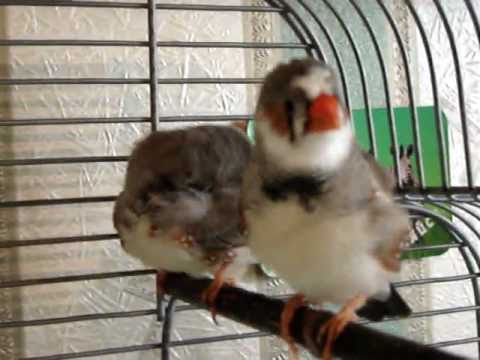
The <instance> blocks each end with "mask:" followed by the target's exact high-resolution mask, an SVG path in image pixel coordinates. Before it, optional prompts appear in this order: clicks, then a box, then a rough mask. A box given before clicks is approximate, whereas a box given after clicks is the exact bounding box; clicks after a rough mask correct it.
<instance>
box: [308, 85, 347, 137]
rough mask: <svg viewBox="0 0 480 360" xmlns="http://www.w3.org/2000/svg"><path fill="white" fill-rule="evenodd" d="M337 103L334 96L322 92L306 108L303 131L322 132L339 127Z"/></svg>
mask: <svg viewBox="0 0 480 360" xmlns="http://www.w3.org/2000/svg"><path fill="white" fill-rule="evenodd" d="M339 115H340V114H339V104H338V100H337V98H336V96H334V95H327V94H323V95H320V96H319V97H317V98H316V99H315V101H314V102H313V103H312V105H311V106H310V108H309V109H308V119H309V121H308V122H307V124H306V126H305V132H307V133H308V132H322V131H328V130H334V129H338V128H339V127H340V118H339Z"/></svg>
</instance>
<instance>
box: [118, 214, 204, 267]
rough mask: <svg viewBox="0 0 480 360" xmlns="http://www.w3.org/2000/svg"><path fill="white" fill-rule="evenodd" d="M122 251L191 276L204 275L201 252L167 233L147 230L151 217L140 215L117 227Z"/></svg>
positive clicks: (153, 264)
mask: <svg viewBox="0 0 480 360" xmlns="http://www.w3.org/2000/svg"><path fill="white" fill-rule="evenodd" d="M120 236H121V237H122V240H123V243H124V248H125V251H127V252H128V253H129V254H130V255H132V256H134V257H136V258H138V259H140V260H141V261H142V262H143V263H144V264H145V265H147V266H151V267H153V268H155V269H159V270H165V271H171V272H185V273H188V274H190V275H193V276H202V275H206V274H207V272H208V265H207V262H206V261H204V260H203V259H202V257H201V256H199V255H200V254H198V253H195V252H193V251H189V249H187V248H186V247H185V246H183V245H182V244H180V243H179V242H177V241H175V240H174V239H173V238H172V237H171V236H170V234H167V233H164V232H161V231H157V232H156V233H155V235H154V236H152V235H151V233H150V221H149V218H148V216H146V215H143V216H140V217H139V218H138V221H137V222H136V223H135V224H134V225H133V226H132V227H131V228H129V229H126V228H123V229H120Z"/></svg>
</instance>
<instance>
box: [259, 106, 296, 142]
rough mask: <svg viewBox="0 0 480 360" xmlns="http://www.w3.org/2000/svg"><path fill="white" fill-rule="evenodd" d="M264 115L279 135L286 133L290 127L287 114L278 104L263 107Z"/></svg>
mask: <svg viewBox="0 0 480 360" xmlns="http://www.w3.org/2000/svg"><path fill="white" fill-rule="evenodd" d="M265 116H266V118H267V119H268V120H269V121H270V124H271V125H272V128H273V129H274V130H275V131H276V132H277V133H278V134H280V135H288V134H289V132H290V129H289V127H288V122H287V116H286V114H285V110H283V109H282V108H281V107H280V106H278V105H273V106H270V107H268V108H267V109H265Z"/></svg>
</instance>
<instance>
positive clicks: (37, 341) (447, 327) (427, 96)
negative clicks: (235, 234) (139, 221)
mask: <svg viewBox="0 0 480 360" xmlns="http://www.w3.org/2000/svg"><path fill="white" fill-rule="evenodd" d="M479 12H480V3H478V2H477V1H473V0H463V1H461V0H458V1H446V0H431V1H419V0H401V1H397V0H372V1H356V0H340V1H331V0H321V1H315V0H265V1H263V0H251V1H250V0H232V2H231V3H229V4H225V3H224V2H221V1H218V2H216V3H215V1H204V2H203V3H202V2H201V1H188V2H185V3H182V2H181V1H177V2H176V3H173V2H171V1H165V2H163V1H160V0H157V1H155V0H145V1H141V0H129V1H127V0H125V1H100V0H98V1H86V0H84V1H83V0H78V1H76V0H75V1H63V0H36V1H31V0H17V1H10V0H0V94H2V100H1V101H0V139H1V141H2V143H1V144H2V145H0V303H1V304H5V305H3V307H2V306H0V349H6V350H5V353H6V354H8V355H12V356H13V358H24V359H44V360H46V359H49V360H51V359H76V358H84V357H92V358H99V359H101V358H103V357H105V358H106V357H107V356H108V358H109V359H113V358H115V359H116V358H117V357H115V356H117V355H118V356H119V358H120V357H121V356H127V357H125V358H129V357H128V356H132V358H133V357H135V356H145V357H144V358H145V359H150V358H159V357H160V358H163V359H169V358H173V357H178V358H185V359H189V358H195V352H194V351H197V354H202V356H203V357H205V358H213V357H212V356H213V355H212V354H222V356H223V354H225V351H227V350H226V349H227V345H225V344H226V343H228V344H229V345H228V346H229V351H230V353H229V356H230V355H231V354H234V355H233V356H232V358H235V355H238V358H240V357H241V356H245V354H247V356H249V358H252V359H255V358H258V359H267V358H268V359H270V358H282V357H284V356H286V355H285V354H286V350H285V348H284V347H282V342H281V341H280V340H278V339H276V338H273V337H271V336H269V333H267V332H263V331H257V330H252V329H251V328H250V327H248V326H243V325H240V324H235V323H233V322H228V321H227V320H226V319H223V318H222V319H221V322H222V323H224V322H225V323H226V325H225V326H224V327H222V328H217V327H215V326H214V324H212V323H211V321H210V320H209V318H207V313H206V312H204V311H203V310H200V309H199V308H198V307H197V306H196V305H190V304H186V303H182V302H180V301H179V300H177V299H175V298H173V297H172V298H169V299H168V302H167V304H165V301H162V299H160V298H157V296H156V292H155V286H154V285H153V284H154V281H152V280H153V277H154V275H155V271H154V270H151V269H145V268H143V267H142V266H141V265H140V264H138V263H135V262H134V261H133V260H132V259H129V258H127V257H126V256H125V255H124V254H123V253H122V252H121V251H120V247H119V245H118V241H117V240H118V237H117V235H116V234H115V233H114V231H113V229H112V228H111V224H110V214H111V204H112V202H113V201H114V200H115V196H116V194H118V190H119V188H120V186H121V181H122V175H123V173H124V171H125V163H126V161H127V160H128V154H129V150H130V149H131V146H132V144H133V143H134V142H135V141H136V140H137V139H139V138H141V137H142V136H143V135H145V134H146V133H148V132H149V131H155V130H161V129H163V128H171V127H175V126H183V125H185V124H188V125H192V124H193V125H194V124H199V123H215V124H225V123H231V122H239V123H247V122H248V123H250V122H252V120H254V119H253V115H252V114H253V112H254V105H255V99H256V95H257V92H258V89H259V86H260V85H261V83H262V81H263V77H264V76H265V74H266V73H267V72H268V71H269V70H270V69H271V68H272V67H274V66H275V65H276V64H277V63H279V62H281V61H286V60H288V59H290V58H293V57H299V56H311V57H314V58H317V59H321V60H324V61H325V62H327V63H329V64H331V65H332V67H334V68H335V69H336V70H337V72H338V74H339V85H340V86H339V90H340V91H341V94H342V98H343V100H344V103H345V106H346V108H347V109H348V112H349V114H350V117H351V119H352V123H353V127H354V131H355V135H356V137H357V139H358V142H359V144H360V145H361V146H362V147H363V148H364V149H365V150H366V151H370V152H371V153H372V154H373V155H374V156H375V157H376V158H377V160H378V161H379V162H380V163H381V164H382V165H383V166H385V167H387V168H389V170H390V171H391V173H392V175H394V176H395V178H396V182H397V190H398V194H397V195H398V196H397V197H398V201H400V202H402V203H403V204H404V205H405V207H406V208H407V209H408V210H409V211H410V214H411V219H412V229H411V234H410V239H411V244H410V247H409V248H407V249H405V251H404V253H403V255H402V256H403V259H404V262H403V263H404V267H403V268H404V271H403V272H402V274H401V278H400V279H399V281H398V282H397V283H396V285H395V286H396V287H397V288H398V289H399V291H400V292H401V294H402V295H403V296H404V297H405V298H406V299H407V301H408V302H409V304H410V305H411V306H412V308H413V314H412V315H411V317H410V318H408V319H405V320H398V319H386V320H385V321H383V322H381V323H378V324H373V323H366V322H363V324H367V325H368V326H372V327H375V328H377V329H381V330H382V331H386V332H391V333H394V334H397V335H400V336H403V337H405V338H410V339H413V340H416V341H418V342H422V343H425V344H430V345H432V346H434V347H442V348H443V347H444V348H447V350H448V351H451V352H453V353H457V354H460V355H463V356H469V357H477V358H478V357H479V356H480V290H479V287H478V275H479V273H480V256H479V248H480V247H479V241H480V205H479V202H478V200H479V199H478V184H479V179H478V171H479V169H480V158H479V156H478V155H477V154H476V152H475V151H474V149H475V146H477V141H478V139H479V136H480V134H479V133H480V131H478V130H477V129H478V128H479V126H480V124H478V123H477V119H479V118H480V102H479V101H478V99H479V98H480V93H479V89H478V86H477V85H478V82H479V81H480V78H479V77H480V74H479V73H478V71H477V70H476V68H475V66H477V65H476V64H478V59H480V25H479ZM5 19H6V20H9V21H6V20H5ZM4 20H5V21H4ZM21 23H24V24H25V26H24V27H19V26H18V25H15V24H21ZM97 23H101V24H105V27H104V28H101V29H99V28H97V27H96V26H97V25H95V24H97ZM477 67H478V66H477ZM105 179H108V180H105ZM59 259H60V260H59ZM36 264H37V265H36ZM265 278H266V279H265V281H264V282H261V283H258V284H255V290H258V291H261V292H264V293H266V294H268V295H269V296H271V297H272V298H275V299H285V298H286V297H287V295H288V294H289V293H290V291H291V290H290V289H289V288H288V287H287V286H286V285H285V284H284V283H283V282H282V280H281V279H277V278H275V276H274V275H273V274H266V276H265ZM65 298H68V299H69V301H70V302H71V304H70V303H69V305H67V304H66V300H65ZM31 299H39V300H38V304H36V303H34V302H33V301H32V300H31ZM49 302H50V303H49ZM56 302H58V304H57V303H56ZM164 307H165V309H164ZM72 324H76V325H78V326H77V327H75V329H74V327H73V325H72ZM127 328H130V329H132V330H131V331H130V332H128V331H126V330H125V329H127ZM79 329H84V330H79ZM81 331H83V332H81ZM109 332H111V334H114V335H111V336H106V335H105V334H107V333H109ZM132 333H136V334H138V335H135V336H133V335H132ZM58 334H66V335H62V336H57V335H58ZM82 334H83V335H82ZM55 336H57V337H55ZM81 336H85V338H88V341H84V342H81V341H78V338H79V337H81ZM47 338H52V339H57V340H56V343H58V344H56V343H55V344H53V343H52V342H49V341H48V339H47ZM70 342H71V343H70ZM44 343H45V344H49V346H46V345H45V346H44V345H43V344H44ZM32 344H33V345H32ZM60 344H61V346H60ZM230 344H232V345H230ZM4 345H5V346H4ZM57 345H58V346H57ZM237 348H238V349H237ZM192 349H195V350H192ZM2 351H3V350H2ZM235 351H237V352H238V353H237V352H235ZM0 353H1V352H0ZM139 354H141V355H139ZM192 354H194V355H192ZM239 354H242V355H241V356H240V355H239ZM2 355H3V353H2ZM174 355H175V356H174ZM199 356H200V355H199ZM142 358H143V357H142ZM198 358H200V357H198ZM122 359H123V357H122Z"/></svg>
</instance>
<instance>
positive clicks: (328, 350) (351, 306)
mask: <svg viewBox="0 0 480 360" xmlns="http://www.w3.org/2000/svg"><path fill="white" fill-rule="evenodd" d="M366 301H367V297H366V296H364V295H358V296H356V297H354V298H353V299H352V300H350V301H348V302H347V303H346V304H345V305H344V306H343V308H342V309H341V310H340V311H339V312H338V314H336V315H335V316H333V317H332V318H331V319H330V320H328V321H327V322H326V323H325V324H324V325H323V326H322V328H321V329H320V333H319V336H320V337H323V336H324V335H326V336H327V338H326V340H325V344H324V345H323V354H322V359H323V360H331V359H332V346H333V343H334V342H335V340H336V339H337V337H338V336H339V335H340V334H341V332H342V331H343V330H344V329H345V327H346V326H347V325H348V324H349V323H350V322H352V321H355V320H357V314H356V311H357V310H358V309H359V308H361V307H362V306H363V305H365V302H366Z"/></svg>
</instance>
